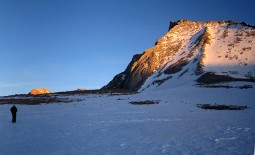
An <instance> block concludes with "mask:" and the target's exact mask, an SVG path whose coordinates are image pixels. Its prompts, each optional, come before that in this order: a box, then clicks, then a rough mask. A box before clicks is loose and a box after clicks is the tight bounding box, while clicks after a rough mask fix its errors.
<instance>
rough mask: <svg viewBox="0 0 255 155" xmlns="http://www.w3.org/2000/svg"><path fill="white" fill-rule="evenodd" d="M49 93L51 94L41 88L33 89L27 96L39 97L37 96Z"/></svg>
mask: <svg viewBox="0 0 255 155" xmlns="http://www.w3.org/2000/svg"><path fill="white" fill-rule="evenodd" d="M50 93H52V92H51V91H49V90H48V89H46V88H41V89H33V90H31V91H30V92H29V93H28V94H30V95H39V94H50Z"/></svg>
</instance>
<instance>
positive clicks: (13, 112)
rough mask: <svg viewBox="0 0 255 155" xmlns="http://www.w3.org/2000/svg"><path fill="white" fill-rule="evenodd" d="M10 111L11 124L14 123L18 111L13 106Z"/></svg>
mask: <svg viewBox="0 0 255 155" xmlns="http://www.w3.org/2000/svg"><path fill="white" fill-rule="evenodd" d="M10 111H11V112H12V123H16V113H17V111H18V109H17V107H16V106H15V105H13V106H12V107H11V109H10Z"/></svg>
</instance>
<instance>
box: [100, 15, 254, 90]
mask: <svg viewBox="0 0 255 155" xmlns="http://www.w3.org/2000/svg"><path fill="white" fill-rule="evenodd" d="M233 81H238V82H239V83H240V82H255V27H254V26H253V25H249V24H246V23H244V22H241V23H239V22H235V21H209V22H196V21H190V20H179V21H178V22H175V21H171V22H170V26H169V31H168V32H167V33H166V34H165V35H164V36H163V37H161V38H160V39H158V40H157V41H156V43H155V45H154V46H153V47H152V48H150V49H147V50H145V51H144V52H143V53H142V54H137V55H134V56H133V58H132V60H131V62H130V63H129V65H128V66H127V68H126V70H125V71H124V72H122V73H120V74H118V75H116V76H115V77H114V78H113V80H112V81H110V82H109V83H108V84H107V85H106V86H104V87H103V88H102V89H127V90H135V91H137V90H139V91H144V90H149V89H155V88H156V89H158V88H169V87H175V86H179V85H185V84H192V85H197V86H214V87H217V86H219V85H218V84H220V83H231V84H232V83H233ZM220 86H221V87H226V85H220ZM227 86H228V87H233V86H229V85H227ZM244 86H246V87H250V86H249V85H248V86H247V85H244Z"/></svg>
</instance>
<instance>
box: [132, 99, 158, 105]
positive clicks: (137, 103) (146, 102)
mask: <svg viewBox="0 0 255 155" xmlns="http://www.w3.org/2000/svg"><path fill="white" fill-rule="evenodd" d="M129 103H130V104H135V105H143V104H159V101H158V100H146V101H132V102H129Z"/></svg>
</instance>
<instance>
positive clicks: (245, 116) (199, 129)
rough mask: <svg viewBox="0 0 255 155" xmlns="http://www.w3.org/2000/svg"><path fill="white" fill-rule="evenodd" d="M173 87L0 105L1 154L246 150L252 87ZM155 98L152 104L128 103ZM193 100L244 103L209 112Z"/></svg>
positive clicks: (252, 127) (251, 137) (253, 140)
mask: <svg viewBox="0 0 255 155" xmlns="http://www.w3.org/2000/svg"><path fill="white" fill-rule="evenodd" d="M185 88H186V89H183V88H182V87H177V88H175V89H174V90H173V89H169V90H158V91H153V92H149V91H148V92H145V93H141V94H136V95H125V96H109V95H86V96H70V98H79V99H83V101H81V102H73V103H60V104H59V103H54V104H42V105H17V108H18V110H19V111H18V114H17V123H16V124H12V123H11V114H10V111H9V108H10V107H11V105H0V139H1V141H0V148H1V151H0V154H1V155H16V154H19V155H29V154H37V155H45V154H48V155H60V154H61V155H62V154H66V155H67V154H68V155H72V154H75V155H77V154H92V155H93V154H111V155H112V154H114V155H115V154H116V155H117V154H146V155H147V154H151V155H156V154H194V155H197V154H219V155H220V154H231V155H233V154H237V155H238V154H240V155H241V154H242V155H243V154H252V153H253V152H254V150H253V149H254V144H255V122H254V121H253V119H254V118H255V112H254V108H255V105H254V101H255V97H254V95H252V94H254V89H247V90H246V89H245V90H241V89H215V88H214V89H209V88H196V87H185ZM141 100H160V103H159V104H155V105H131V104H129V102H130V101H141ZM199 103H217V104H234V105H247V106H249V107H250V108H248V109H247V110H241V111H214V110H203V109H199V108H197V107H196V104H199Z"/></svg>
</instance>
